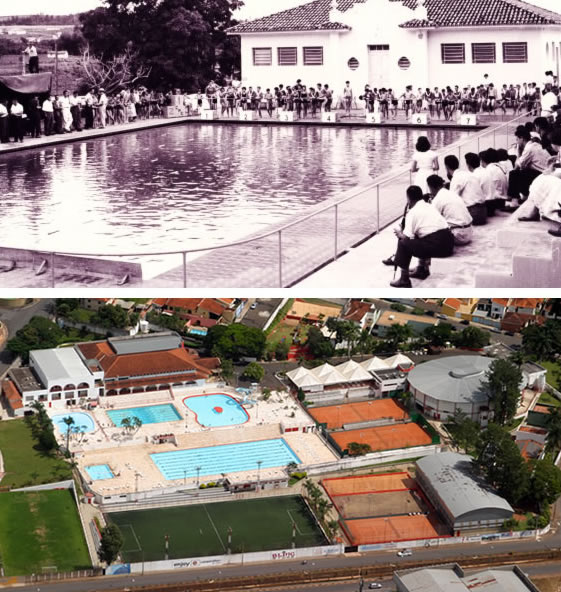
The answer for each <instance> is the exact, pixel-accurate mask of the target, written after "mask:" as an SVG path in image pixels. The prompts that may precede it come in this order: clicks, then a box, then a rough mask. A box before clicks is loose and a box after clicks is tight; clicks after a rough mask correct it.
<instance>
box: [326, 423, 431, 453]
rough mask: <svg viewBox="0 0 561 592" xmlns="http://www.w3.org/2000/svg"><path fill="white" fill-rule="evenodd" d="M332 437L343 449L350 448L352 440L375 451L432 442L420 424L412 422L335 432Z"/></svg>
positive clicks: (424, 444)
mask: <svg viewBox="0 0 561 592" xmlns="http://www.w3.org/2000/svg"><path fill="white" fill-rule="evenodd" d="M331 437H332V438H333V440H335V442H336V443H337V445H338V446H339V448H340V449H341V450H345V449H346V448H348V446H349V444H350V443H351V442H358V443H359V444H369V445H370V448H371V449H372V450H373V451H374V450H394V449H397V448H409V447H411V446H427V445H428V444H432V438H431V437H430V436H429V435H428V434H427V433H426V432H425V431H424V430H423V429H422V428H421V427H420V426H418V425H417V424H416V423H412V422H411V423H398V424H394V425H387V426H380V427H378V428H363V429H360V430H345V431H344V432H334V433H332V434H331Z"/></svg>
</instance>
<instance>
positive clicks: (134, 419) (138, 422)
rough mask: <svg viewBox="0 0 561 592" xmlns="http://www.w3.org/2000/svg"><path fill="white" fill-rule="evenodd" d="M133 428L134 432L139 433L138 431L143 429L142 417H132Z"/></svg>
mask: <svg viewBox="0 0 561 592" xmlns="http://www.w3.org/2000/svg"><path fill="white" fill-rule="evenodd" d="M131 427H132V429H133V430H136V431H137V432H138V430H139V429H140V428H141V427H142V420H141V419H140V417H136V415H134V416H133V417H132V420H131Z"/></svg>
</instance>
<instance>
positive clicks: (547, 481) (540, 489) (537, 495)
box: [530, 455, 561, 510]
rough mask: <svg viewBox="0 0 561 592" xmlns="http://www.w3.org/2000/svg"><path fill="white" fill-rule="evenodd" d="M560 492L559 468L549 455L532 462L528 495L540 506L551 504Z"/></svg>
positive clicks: (560, 478)
mask: <svg viewBox="0 0 561 592" xmlns="http://www.w3.org/2000/svg"><path fill="white" fill-rule="evenodd" d="M560 494H561V470H560V469H559V468H558V467H556V466H555V465H554V464H553V460H552V458H551V456H549V455H547V456H546V457H545V458H544V459H542V460H535V461H533V462H532V476H531V479H530V495H531V498H532V500H533V501H535V503H536V504H537V506H538V508H539V509H540V510H541V508H542V507H543V506H544V505H545V504H553V503H555V501H556V500H557V498H558V497H559V495H560Z"/></svg>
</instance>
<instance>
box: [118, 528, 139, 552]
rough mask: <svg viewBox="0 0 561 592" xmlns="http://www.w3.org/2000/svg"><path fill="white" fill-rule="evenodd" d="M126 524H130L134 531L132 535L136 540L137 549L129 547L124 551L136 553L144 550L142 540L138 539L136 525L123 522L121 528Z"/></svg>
mask: <svg viewBox="0 0 561 592" xmlns="http://www.w3.org/2000/svg"><path fill="white" fill-rule="evenodd" d="M124 526H128V527H129V528H130V529H131V532H132V536H133V537H134V540H135V541H136V546H137V548H136V549H127V550H125V551H124V552H125V553H135V552H136V551H142V547H141V545H140V541H139V540H138V537H137V536H136V531H135V530H134V527H133V525H132V524H122V525H121V526H120V528H122V527H124Z"/></svg>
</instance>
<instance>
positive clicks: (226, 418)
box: [183, 394, 249, 428]
mask: <svg viewBox="0 0 561 592" xmlns="http://www.w3.org/2000/svg"><path fill="white" fill-rule="evenodd" d="M183 404H184V405H185V407H187V409H189V410H190V411H192V412H193V413H194V414H195V416H196V419H197V423H199V424H200V425H202V426H204V427H207V428H218V427H222V426H231V425H239V424H242V423H245V422H246V421H248V420H249V414H248V413H247V411H246V410H245V409H244V408H243V407H242V406H241V405H240V404H239V403H238V402H237V401H236V399H234V398H232V397H230V396H229V395H220V394H214V395H197V396H194V397H186V398H185V399H183Z"/></svg>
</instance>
